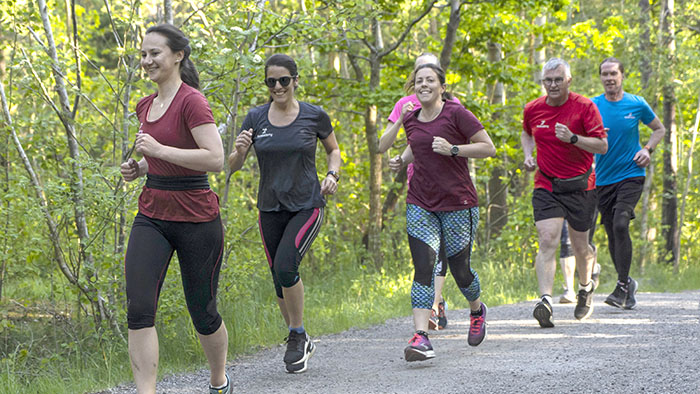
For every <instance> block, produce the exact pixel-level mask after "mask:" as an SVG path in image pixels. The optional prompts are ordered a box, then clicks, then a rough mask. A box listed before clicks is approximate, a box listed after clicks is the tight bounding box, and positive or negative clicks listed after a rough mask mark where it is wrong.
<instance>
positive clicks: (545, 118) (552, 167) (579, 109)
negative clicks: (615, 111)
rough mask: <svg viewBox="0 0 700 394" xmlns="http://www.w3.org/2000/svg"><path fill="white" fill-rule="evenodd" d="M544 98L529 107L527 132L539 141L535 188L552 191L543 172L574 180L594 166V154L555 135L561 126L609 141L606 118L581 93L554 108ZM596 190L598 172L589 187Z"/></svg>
mask: <svg viewBox="0 0 700 394" xmlns="http://www.w3.org/2000/svg"><path fill="white" fill-rule="evenodd" d="M546 99H547V96H542V97H540V98H538V99H535V100H533V101H531V102H529V103H527V104H526V105H525V110H524V111H523V129H524V130H525V132H526V133H528V134H529V135H531V136H533V137H534V138H535V147H536V148H537V167H538V169H537V172H536V173H535V189H538V188H543V189H547V190H549V191H550V192H551V191H552V182H551V181H550V180H549V179H547V178H546V177H544V176H542V173H541V172H540V169H541V170H542V171H544V172H545V174H547V175H549V176H550V177H556V178H572V177H575V176H577V175H581V174H583V173H585V172H586V171H588V169H589V168H591V165H592V164H593V153H591V152H588V151H585V150H583V149H581V148H579V147H577V146H576V145H575V144H572V143H569V142H562V141H560V140H559V139H558V138H557V137H556V135H555V133H554V126H555V125H556V124H557V123H561V124H564V125H566V126H567V127H568V128H569V130H571V132H572V133H574V134H578V135H583V136H586V137H597V138H605V137H607V133H606V132H605V129H604V128H603V119H602V118H601V117H600V113H599V112H598V108H597V107H596V106H595V104H593V102H592V101H591V100H589V99H587V98H585V97H583V96H581V95H580V94H576V93H573V92H570V93H569V98H568V99H567V100H566V102H565V103H564V105H562V106H560V107H553V106H551V105H549V104H547V103H546ZM594 188H595V170H594V171H591V175H590V176H589V177H588V188H587V189H586V190H592V189H594Z"/></svg>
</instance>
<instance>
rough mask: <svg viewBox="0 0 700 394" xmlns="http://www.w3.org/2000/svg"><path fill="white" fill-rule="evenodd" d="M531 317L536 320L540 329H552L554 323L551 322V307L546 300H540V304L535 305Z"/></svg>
mask: <svg viewBox="0 0 700 394" xmlns="http://www.w3.org/2000/svg"><path fill="white" fill-rule="evenodd" d="M532 316H533V317H534V318H535V319H537V322H538V323H540V327H542V328H552V327H554V321H553V320H552V306H551V305H549V302H547V300H546V299H544V298H542V299H541V300H540V302H538V303H537V305H535V310H534V311H533V312H532Z"/></svg>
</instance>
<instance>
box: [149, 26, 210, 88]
mask: <svg viewBox="0 0 700 394" xmlns="http://www.w3.org/2000/svg"><path fill="white" fill-rule="evenodd" d="M149 33H158V34H160V35H162V36H163V37H165V38H166V40H167V45H168V47H169V48H170V50H171V51H173V52H180V51H182V52H183V53H184V56H183V57H182V60H181V61H180V78H181V79H182V82H184V83H186V84H188V85H190V86H192V87H193V88H195V89H199V73H198V72H197V68H196V67H195V66H194V63H192V60H190V52H192V48H190V40H188V39H187V37H185V34H184V33H183V32H182V31H180V29H178V28H177V27H175V26H173V25H171V24H170V23H163V24H160V25H156V26H151V27H149V28H148V30H146V34H149Z"/></svg>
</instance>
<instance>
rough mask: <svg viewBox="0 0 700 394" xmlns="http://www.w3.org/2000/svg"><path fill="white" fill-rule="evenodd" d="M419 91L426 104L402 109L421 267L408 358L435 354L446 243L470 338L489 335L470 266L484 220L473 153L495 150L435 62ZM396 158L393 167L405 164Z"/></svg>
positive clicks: (409, 222)
mask: <svg viewBox="0 0 700 394" xmlns="http://www.w3.org/2000/svg"><path fill="white" fill-rule="evenodd" d="M415 92H416V96H417V98H418V101H420V103H421V108H420V109H417V110H415V111H411V110H410V109H411V107H412V105H413V104H412V103H410V102H409V103H406V104H405V105H404V106H403V108H402V110H401V112H402V114H403V125H404V128H405V129H406V135H407V138H408V143H409V146H410V148H411V149H409V150H408V152H407V154H408V155H409V156H413V157H414V159H415V161H414V168H413V169H414V173H413V177H412V179H411V188H410V189H409V191H408V196H407V198H406V203H407V204H406V205H407V207H406V216H407V218H406V227H407V232H408V242H409V246H410V248H411V255H412V257H413V265H414V268H415V273H414V278H413V287H412V289H411V304H412V306H413V323H414V326H415V329H416V332H415V334H414V335H413V337H412V338H411V340H410V341H409V346H408V347H406V348H405V349H404V357H405V359H406V361H420V360H427V359H430V358H433V357H435V352H434V351H433V347H432V345H431V343H430V340H429V339H428V334H427V332H426V331H427V330H428V318H429V317H430V311H431V307H432V304H433V300H434V298H435V287H434V280H433V277H434V275H433V273H434V269H435V263H436V262H437V256H438V254H439V253H440V245H441V244H442V245H444V252H445V257H446V259H445V260H446V261H447V264H448V265H449V268H450V271H451V272H452V276H454V278H455V281H456V282H457V286H458V287H459V289H460V290H461V291H462V293H463V294H464V296H465V297H466V299H467V300H468V301H469V306H470V309H471V311H472V313H471V319H470V320H471V324H470V328H469V337H468V343H469V345H471V346H477V345H479V344H480V343H481V342H482V341H483V340H484V338H485V336H486V324H485V318H486V311H487V310H486V305H484V303H482V302H481V299H480V294H481V288H480V285H479V276H478V275H477V274H476V271H474V270H473V269H472V268H471V248H472V244H473V242H474V236H475V234H476V227H477V224H478V221H479V207H478V205H477V197H476V190H475V189H474V185H473V183H472V180H471V177H470V176H469V168H468V158H485V157H490V156H493V155H494V154H495V153H496V148H495V147H494V145H493V143H492V142H491V139H490V138H489V136H488V134H486V131H485V130H484V127H483V126H482V124H481V122H479V120H478V119H476V117H475V116H474V115H473V114H472V113H471V112H469V111H468V110H466V109H465V108H464V107H463V106H461V105H459V104H457V103H454V102H452V101H451V100H450V99H451V96H450V94H449V93H447V92H446V91H445V73H444V71H443V70H442V69H441V68H440V67H439V66H437V65H435V64H431V63H428V64H423V65H421V66H419V67H418V68H416V70H415ZM405 159H410V157H402V156H399V157H397V158H394V159H392V167H397V166H401V165H403V163H402V160H405Z"/></svg>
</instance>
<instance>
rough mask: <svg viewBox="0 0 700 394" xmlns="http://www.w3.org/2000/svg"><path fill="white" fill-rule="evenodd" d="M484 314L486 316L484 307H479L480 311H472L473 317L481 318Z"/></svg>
mask: <svg viewBox="0 0 700 394" xmlns="http://www.w3.org/2000/svg"><path fill="white" fill-rule="evenodd" d="M483 314H484V307H483V306H479V310H478V311H472V313H471V315H472V316H481V315H483Z"/></svg>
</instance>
